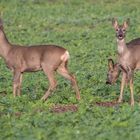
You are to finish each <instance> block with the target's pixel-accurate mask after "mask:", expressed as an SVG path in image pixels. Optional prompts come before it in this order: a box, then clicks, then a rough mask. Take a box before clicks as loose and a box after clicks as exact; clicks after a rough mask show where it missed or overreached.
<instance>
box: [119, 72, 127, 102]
mask: <svg viewBox="0 0 140 140" xmlns="http://www.w3.org/2000/svg"><path fill="white" fill-rule="evenodd" d="M125 82H126V73H125V72H123V73H122V81H121V91H120V96H119V99H118V102H119V103H121V102H122V99H123V90H124V86H125Z"/></svg>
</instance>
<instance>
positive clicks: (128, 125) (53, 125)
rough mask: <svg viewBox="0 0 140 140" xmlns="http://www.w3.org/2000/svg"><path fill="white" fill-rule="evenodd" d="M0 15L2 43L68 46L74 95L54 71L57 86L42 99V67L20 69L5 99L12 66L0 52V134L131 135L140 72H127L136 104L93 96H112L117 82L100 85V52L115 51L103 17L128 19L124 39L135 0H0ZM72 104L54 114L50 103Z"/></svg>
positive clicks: (67, 138)
mask: <svg viewBox="0 0 140 140" xmlns="http://www.w3.org/2000/svg"><path fill="white" fill-rule="evenodd" d="M0 12H1V17H2V19H3V21H4V28H5V32H6V35H7V38H8V39H9V41H10V42H12V43H15V44H22V45H33V44H57V45H60V46H63V47H65V48H67V49H68V50H69V52H70V56H71V57H70V65H69V68H70V71H73V72H74V73H75V72H76V77H77V80H78V84H79V87H80V91H81V98H82V99H81V101H80V102H78V101H77V100H76V99H75V93H74V91H73V92H72V90H71V87H70V85H69V83H68V81H67V80H65V79H63V78H61V77H60V76H58V75H56V78H57V79H58V83H59V85H58V88H57V90H56V91H55V92H54V94H55V95H52V96H50V97H49V98H48V100H47V101H46V102H42V101H40V98H41V96H43V94H44V91H45V90H46V89H47V87H48V81H47V80H46V77H45V76H44V73H43V72H37V73H27V74H25V75H24V78H23V84H22V96H21V97H17V98H13V95H12V73H11V72H10V71H9V70H8V69H7V67H6V65H5V63H4V61H3V60H2V59H0V127H1V128H0V139H1V140H15V139H16V140H56V139H57V140H72V139H75V140H85V139H87V140H93V139H94V140H112V139H113V140H124V139H127V140H132V139H133V140H139V139H140V134H139V131H140V106H139V99H140V92H139V91H140V90H139V83H140V74H139V73H136V78H135V84H134V87H135V93H137V94H135V95H134V96H135V100H136V105H135V106H134V108H133V109H131V108H130V105H129V103H128V101H129V97H130V95H129V91H128V92H127V90H126V91H125V93H124V95H125V96H124V100H125V102H124V103H123V104H121V105H116V106H113V107H102V106H98V105H97V104H96V102H109V101H110V102H111V101H113V100H116V98H117V97H118V95H119V91H120V82H119V81H118V82H117V84H116V85H114V86H107V85H106V84H105V81H106V73H107V59H108V58H113V59H115V58H116V49H117V47H116V39H115V33H114V30H113V29H112V25H111V19H112V18H113V17H118V20H119V21H120V22H122V21H123V20H124V19H127V18H130V28H129V29H128V33H127V37H126V39H127V41H130V40H131V39H134V38H137V37H139V36H140V27H139V20H140V16H139V15H140V8H139V1H138V0H133V1H132V0H129V1H125V0H121V1H116V0H101V1H99V0H29V1H26V0H12V1H8V0H1V1H0ZM58 104H59V105H69V104H76V105H77V106H78V111H77V112H70V111H69V112H65V113H59V114H57V113H54V112H52V110H51V109H52V107H53V106H54V105H58Z"/></svg>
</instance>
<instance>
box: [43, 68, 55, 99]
mask: <svg viewBox="0 0 140 140" xmlns="http://www.w3.org/2000/svg"><path fill="white" fill-rule="evenodd" d="M43 70H44V72H45V74H46V75H47V77H48V80H49V88H48V90H47V91H46V93H45V95H44V96H43V97H42V98H41V100H47V98H48V96H49V95H50V93H51V92H52V91H54V89H55V88H56V86H57V83H56V80H55V78H54V71H52V70H45V69H43Z"/></svg>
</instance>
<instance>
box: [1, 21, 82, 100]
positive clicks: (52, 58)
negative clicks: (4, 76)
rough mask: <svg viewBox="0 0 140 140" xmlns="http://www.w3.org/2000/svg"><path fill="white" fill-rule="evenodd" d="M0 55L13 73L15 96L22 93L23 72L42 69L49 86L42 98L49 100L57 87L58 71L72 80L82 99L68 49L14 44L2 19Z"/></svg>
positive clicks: (54, 46) (77, 94) (55, 46)
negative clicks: (56, 75) (71, 66)
mask: <svg viewBox="0 0 140 140" xmlns="http://www.w3.org/2000/svg"><path fill="white" fill-rule="evenodd" d="M0 56H1V57H2V58H3V59H4V62H5V63H6V65H7V67H8V68H9V69H10V70H11V71H12V73H13V96H14V97H16V96H20V95H21V83H22V76H23V73H25V72H36V71H41V70H42V71H43V72H44V73H45V75H46V76H47V77H48V81H49V87H48V90H47V91H46V92H45V94H44V96H43V97H42V98H41V100H43V101H45V100H47V98H48V96H49V95H50V94H51V93H52V92H53V91H54V90H55V89H56V87H57V81H56V80H55V73H56V72H57V73H58V74H60V75H61V76H63V77H64V78H66V79H67V80H69V81H70V82H71V84H72V87H73V89H74V90H75V92H76V98H77V99H78V100H80V91H79V87H78V84H77V81H76V77H75V76H74V75H73V74H71V73H70V72H69V70H68V61H69V58H70V54H69V52H68V50H67V49H65V48H63V47H60V46H57V45H31V46H21V45H14V44H12V43H10V42H9V41H8V39H7V37H6V34H5V32H4V27H3V22H2V19H0Z"/></svg>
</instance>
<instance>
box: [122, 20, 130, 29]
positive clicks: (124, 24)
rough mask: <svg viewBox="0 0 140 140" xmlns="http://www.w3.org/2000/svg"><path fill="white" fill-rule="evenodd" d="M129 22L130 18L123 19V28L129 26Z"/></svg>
mask: <svg viewBox="0 0 140 140" xmlns="http://www.w3.org/2000/svg"><path fill="white" fill-rule="evenodd" d="M129 23H130V19H129V18H128V19H127V20H126V21H124V23H123V27H124V28H125V29H127V28H128V26H129Z"/></svg>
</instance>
